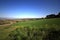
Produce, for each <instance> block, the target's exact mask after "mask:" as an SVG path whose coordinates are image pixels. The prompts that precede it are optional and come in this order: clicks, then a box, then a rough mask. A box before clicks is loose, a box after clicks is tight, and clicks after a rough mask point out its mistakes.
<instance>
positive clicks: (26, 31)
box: [0, 18, 60, 40]
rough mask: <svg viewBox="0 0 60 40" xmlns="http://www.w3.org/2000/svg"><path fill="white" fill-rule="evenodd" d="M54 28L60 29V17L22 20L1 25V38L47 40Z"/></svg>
mask: <svg viewBox="0 0 60 40" xmlns="http://www.w3.org/2000/svg"><path fill="white" fill-rule="evenodd" d="M52 30H57V31H59V30H60V18H54V19H42V20H29V21H24V22H23V21H22V22H18V23H15V24H12V25H10V26H1V27H0V40H45V39H43V38H46V35H47V34H49V32H50V31H52Z"/></svg>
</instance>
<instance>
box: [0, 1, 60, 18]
mask: <svg viewBox="0 0 60 40" xmlns="http://www.w3.org/2000/svg"><path fill="white" fill-rule="evenodd" d="M58 12H60V0H0V17H4V18H41V17H45V16H46V15H49V14H57V13H58Z"/></svg>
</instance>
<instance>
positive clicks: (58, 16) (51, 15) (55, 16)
mask: <svg viewBox="0 0 60 40" xmlns="http://www.w3.org/2000/svg"><path fill="white" fill-rule="evenodd" d="M46 18H60V12H59V13H58V14H57V15H55V14H50V15H47V16H46Z"/></svg>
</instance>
